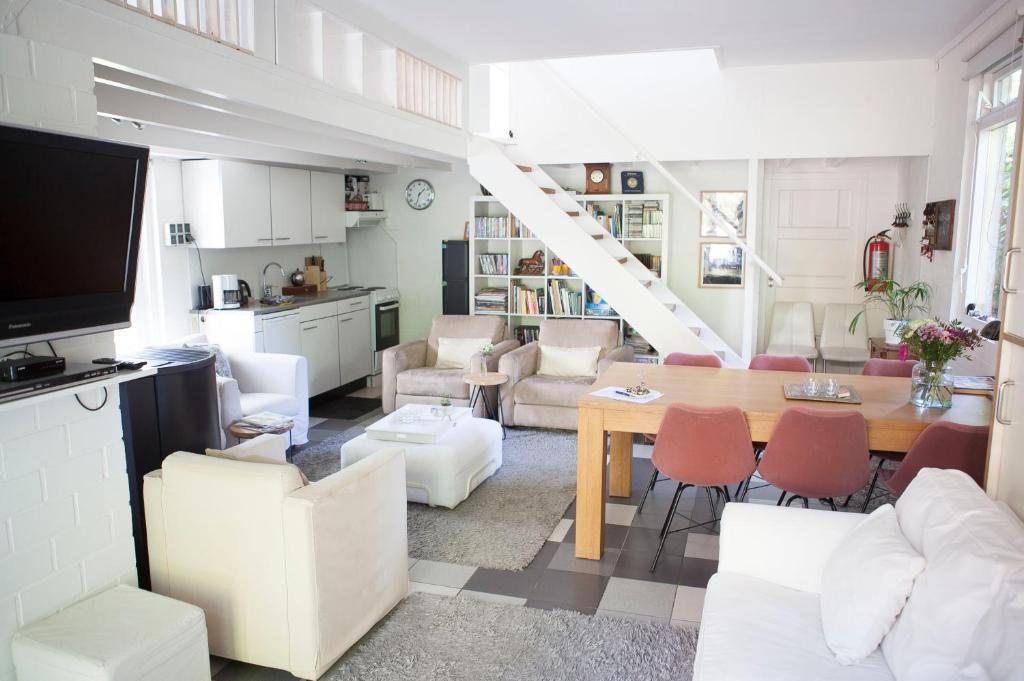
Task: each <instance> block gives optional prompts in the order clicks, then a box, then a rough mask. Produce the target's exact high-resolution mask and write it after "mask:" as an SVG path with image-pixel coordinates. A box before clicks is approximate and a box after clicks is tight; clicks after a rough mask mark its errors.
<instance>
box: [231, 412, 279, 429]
mask: <svg viewBox="0 0 1024 681" xmlns="http://www.w3.org/2000/svg"><path fill="white" fill-rule="evenodd" d="M291 420H292V419H291V417H290V416H285V415H284V414H277V413H275V412H272V411H261V412H259V413H256V414H250V415H249V416H246V417H245V418H243V419H241V420H239V421H237V422H236V423H238V424H239V425H241V426H245V427H246V428H250V429H252V430H261V431H265V432H268V433H269V432H272V431H275V430H277V429H278V428H280V427H281V426H283V425H285V424H286V423H290V422H291Z"/></svg>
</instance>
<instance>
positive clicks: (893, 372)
mask: <svg viewBox="0 0 1024 681" xmlns="http://www.w3.org/2000/svg"><path fill="white" fill-rule="evenodd" d="M916 364H917V360H914V359H881V358H878V357H874V358H872V359H869V360H868V361H867V362H865V363H864V369H863V370H862V371H861V374H862V375H864V376H893V377H896V378H910V374H912V373H913V372H914V365H916Z"/></svg>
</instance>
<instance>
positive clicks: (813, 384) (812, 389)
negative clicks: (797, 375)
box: [804, 375, 821, 397]
mask: <svg viewBox="0 0 1024 681" xmlns="http://www.w3.org/2000/svg"><path fill="white" fill-rule="evenodd" d="M820 388H821V386H819V385H818V379H816V378H815V377H814V376H813V375H811V376H808V377H807V380H806V381H804V395H807V396H808V397H814V396H815V395H817V394H818V390H820Z"/></svg>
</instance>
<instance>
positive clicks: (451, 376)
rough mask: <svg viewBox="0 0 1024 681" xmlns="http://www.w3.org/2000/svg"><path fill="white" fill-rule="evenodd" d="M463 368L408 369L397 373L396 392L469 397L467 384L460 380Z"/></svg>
mask: <svg viewBox="0 0 1024 681" xmlns="http://www.w3.org/2000/svg"><path fill="white" fill-rule="evenodd" d="M465 374H466V372H465V370H464V369H435V368H434V367H424V368H420V369H408V370H406V371H403V372H402V373H400V374H398V379H397V381H396V383H397V386H398V392H399V393H401V394H402V395H430V396H435V397H436V396H440V395H449V396H451V397H453V398H457V399H464V400H465V399H469V385H467V384H466V382H465V381H463V380H462V377H463V376H464V375H465Z"/></svg>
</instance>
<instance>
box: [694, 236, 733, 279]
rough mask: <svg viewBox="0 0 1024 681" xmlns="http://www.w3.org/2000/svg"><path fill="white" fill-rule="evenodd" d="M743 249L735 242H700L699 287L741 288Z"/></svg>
mask: <svg viewBox="0 0 1024 681" xmlns="http://www.w3.org/2000/svg"><path fill="white" fill-rule="evenodd" d="M743 260H744V258H743V249H742V248H740V247H739V246H737V245H735V244H723V243H708V242H701V244H700V279H699V280H698V281H697V285H698V286H700V287H701V288H743V272H744V269H745V268H744V267H743V265H744V262H743Z"/></svg>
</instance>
